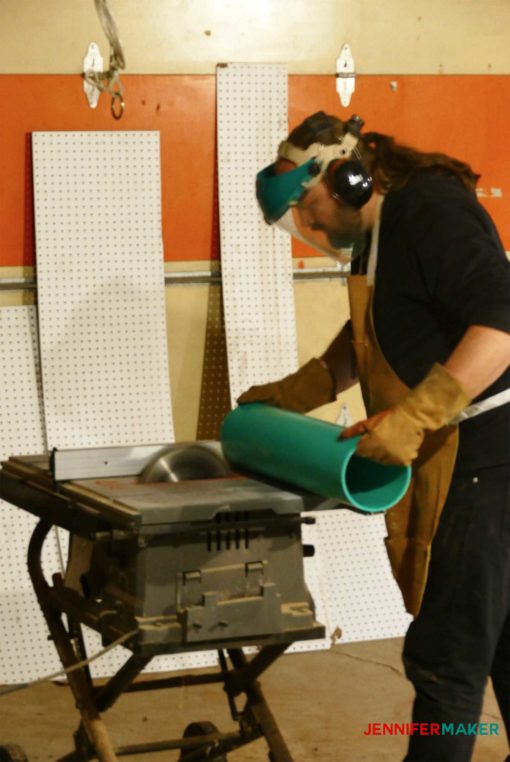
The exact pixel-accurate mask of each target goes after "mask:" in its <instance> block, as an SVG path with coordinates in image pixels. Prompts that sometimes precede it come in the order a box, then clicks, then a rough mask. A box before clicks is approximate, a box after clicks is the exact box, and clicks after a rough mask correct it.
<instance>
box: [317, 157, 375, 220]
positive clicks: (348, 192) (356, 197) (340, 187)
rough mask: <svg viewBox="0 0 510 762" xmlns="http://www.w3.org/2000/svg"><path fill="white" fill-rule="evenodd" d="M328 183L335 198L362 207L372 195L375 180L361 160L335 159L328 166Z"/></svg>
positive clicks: (358, 207)
mask: <svg viewBox="0 0 510 762" xmlns="http://www.w3.org/2000/svg"><path fill="white" fill-rule="evenodd" d="M327 183H328V185H329V188H330V190H331V193H332V195H333V198H336V199H338V200H339V201H344V202H345V203H346V204H348V205H349V206H352V207H353V208H354V209H361V207H362V206H364V205H365V204H366V203H367V201H369V199H370V197H371V196H372V191H373V181H372V177H371V175H370V173H369V172H368V171H367V170H366V169H365V167H364V166H363V164H362V163H361V162H360V161H356V160H355V159H349V160H347V161H333V162H331V164H330V166H329V167H328V171H327Z"/></svg>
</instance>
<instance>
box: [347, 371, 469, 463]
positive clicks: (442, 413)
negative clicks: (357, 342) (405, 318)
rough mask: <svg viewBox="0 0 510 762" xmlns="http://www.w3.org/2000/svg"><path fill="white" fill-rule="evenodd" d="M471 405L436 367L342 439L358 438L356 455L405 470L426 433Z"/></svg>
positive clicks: (349, 430) (466, 397)
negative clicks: (403, 395) (393, 402)
mask: <svg viewBox="0 0 510 762" xmlns="http://www.w3.org/2000/svg"><path fill="white" fill-rule="evenodd" d="M470 402H471V399H470V397H469V395H468V394H467V393H466V391H465V390H464V388H463V387H462V386H461V384H460V383H459V382H458V381H457V379H455V378H454V377H453V376H451V375H450V373H448V371H447V370H446V368H444V367H443V366H442V365H438V364H437V363H436V364H435V365H434V366H433V368H432V369H431V371H430V372H429V373H428V375H427V376H426V377H425V378H424V379H423V381H421V382H420V383H419V384H418V386H416V387H415V388H414V389H413V390H412V391H411V392H409V394H408V395H407V396H406V397H405V398H404V399H403V400H402V402H400V403H399V404H398V405H395V407H392V408H390V409H389V410H383V411H382V412H380V413H376V415H373V416H371V417H370V418H367V420H365V421H359V422H358V423H355V424H354V425H353V426H349V428H347V429H344V431H343V432H342V434H341V438H342V439H350V438H351V437H355V436H358V435H359V434H362V435H364V436H362V437H361V439H360V441H359V443H358V446H357V448H356V452H357V454H358V455H361V456H363V457H364V458H371V459H372V460H375V461H377V462H378V463H384V464H387V465H398V466H408V465H410V463H411V462H412V461H413V460H414V459H415V458H416V457H417V455H418V450H419V449H420V446H421V444H422V442H423V439H424V437H425V434H426V433H427V432H428V431H436V430H437V429H440V428H441V427H442V426H445V425H446V424H448V422H449V421H451V420H452V419H453V418H454V417H455V416H456V415H457V414H458V413H460V411H461V410H463V409H464V408H465V407H466V405H468V404H469V403H470Z"/></svg>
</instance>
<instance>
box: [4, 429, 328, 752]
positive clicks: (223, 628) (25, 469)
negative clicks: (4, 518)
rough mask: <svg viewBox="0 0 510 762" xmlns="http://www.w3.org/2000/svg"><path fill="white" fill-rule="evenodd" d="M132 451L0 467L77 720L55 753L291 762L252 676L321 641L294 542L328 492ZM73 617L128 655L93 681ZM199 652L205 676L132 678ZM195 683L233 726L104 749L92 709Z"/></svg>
mask: <svg viewBox="0 0 510 762" xmlns="http://www.w3.org/2000/svg"><path fill="white" fill-rule="evenodd" d="M121 449H122V448H121ZM129 452H130V451H129V448H124V453H123V456H122V458H121V460H122V462H123V463H124V464H125V463H128V464H129V466H128V468H127V469H126V468H124V471H121V473H122V474H123V475H118V469H117V471H115V469H114V468H113V467H112V463H114V462H115V457H117V462H120V461H119V456H118V453H117V452H116V453H115V454H114V455H115V457H110V455H111V452H110V453H109V452H108V449H106V450H102V451H92V452H91V453H90V458H89V459H88V460H87V457H85V456H86V454H87V453H86V451H80V453H78V455H75V456H72V454H71V458H70V459H69V458H67V460H66V459H65V457H64V456H65V455H66V453H58V451H57V452H54V453H53V454H52V456H51V457H48V456H23V457H12V458H10V459H9V460H7V461H6V462H4V463H3V464H2V469H1V471H0V497H1V498H2V499H3V500H5V501H7V502H8V503H9V504H10V506H5V507H4V509H5V510H9V509H11V506H17V507H19V508H22V509H23V510H26V511H29V512H30V513H32V514H34V515H35V516H37V517H38V518H39V522H38V524H37V526H36V528H35V530H34V532H33V535H32V538H31V541H30V546H29V552H28V565H29V571H30V576H31V579H32V583H33V586H34V589H35V592H36V595H37V598H38V601H39V604H40V606H41V608H42V611H43V614H44V616H45V618H46V621H47V624H48V628H49V630H50V633H51V637H52V639H53V641H54V643H55V646H56V648H57V650H58V653H59V656H60V659H61V661H62V664H63V666H64V668H65V669H66V670H67V671H68V680H69V684H70V686H71V689H72V691H73V693H74V696H75V698H76V703H77V707H78V709H79V711H80V714H81V723H80V726H79V728H78V730H77V732H76V733H75V749H74V750H73V751H72V752H71V753H70V754H68V755H66V756H65V757H63V758H62V760H71V759H73V760H86V759H93V758H96V757H97V758H98V759H99V760H102V761H103V762H111V761H112V760H116V759H117V758H118V757H119V756H122V755H130V754H140V753H145V754H148V753H150V752H154V751H161V750H166V749H168V750H170V749H177V750H179V749H180V754H181V756H180V757H179V759H180V760H182V761H183V762H192V760H206V759H207V760H216V762H221V761H222V760H226V759H227V753H228V752H229V751H231V750H233V749H235V748H237V747H239V746H241V745H243V744H246V743H249V742H250V741H252V740H254V739H256V738H259V737H261V736H263V737H264V738H265V741H266V743H267V746H268V751H269V758H270V759H271V760H273V762H289V761H290V760H292V759H293V758H292V756H291V753H290V751H289V750H288V748H287V746H286V744H285V741H284V740H283V737H282V735H281V733H280V731H279V730H278V727H277V725H276V723H275V721H274V718H273V716H272V714H271V712H270V710H269V707H268V705H267V703H266V701H265V698H264V696H263V693H262V690H261V688H260V685H259V683H258V680H257V678H258V677H259V676H260V675H261V674H262V673H263V671H264V670H265V669H267V668H268V667H269V666H270V665H271V664H272V663H273V662H274V661H275V660H276V659H277V658H278V657H279V656H280V655H281V654H282V653H283V652H284V651H285V649H286V648H288V646H289V645H290V644H291V643H293V642H295V641H298V640H307V639H315V638H321V637H323V636H324V627H323V626H322V625H321V624H319V623H317V622H316V621H315V616H314V606H313V601H312V599H311V596H310V594H309V592H308V590H307V587H306V584H305V580H304V574H303V556H304V555H306V554H307V553H309V554H311V553H313V548H311V547H306V546H303V544H302V539H301V525H302V524H303V523H304V522H313V521H314V519H313V518H311V517H310V516H309V514H308V515H303V514H305V513H307V512H309V511H311V510H320V509H323V508H332V507H337V506H338V500H334V499H325V498H322V497H319V496H317V495H315V494H311V493H308V492H304V491H302V490H299V489H294V488H290V487H288V486H286V485H282V484H279V483H276V482H273V481H271V480H270V479H264V478H259V477H257V478H254V477H252V476H250V475H246V474H241V473H237V472H233V471H232V470H231V469H230V467H229V465H228V464H227V462H226V461H225V460H224V459H223V456H222V451H221V447H220V445H219V443H217V442H202V443H190V444H177V445H170V446H167V447H162V448H159V449H158V448H157V449H156V451H155V452H154V451H152V450H151V452H150V453H149V454H148V455H146V456H143V457H141V458H140V457H136V458H130V457H128V456H129ZM67 455H69V454H67ZM59 456H60V457H59ZM76 458H79V461H80V463H81V464H82V465H83V464H84V463H85V464H86V463H87V462H89V461H90V464H91V465H90V467H89V469H88V471H87V469H85V473H86V474H87V473H89V472H90V474H92V475H88V476H87V478H77V477H76V473H80V469H78V471H77V472H76V473H75V469H73V464H74V463H75V462H76ZM126 470H127V471H128V472H130V473H125V472H126ZM81 471H82V473H83V467H82V466H81ZM112 473H114V474H115V475H111V474H112ZM73 474H74V475H75V477H74V478H70V477H71V476H72V475H73ZM94 474H95V475H94ZM14 509H15V508H12V510H14ZM52 526H57V527H60V528H62V529H66V530H68V531H69V532H70V542H69V558H68V562H67V566H66V569H65V572H64V573H60V572H57V573H55V574H54V575H53V578H52V583H51V584H49V583H48V582H47V580H46V579H45V577H44V575H43V573H42V569H41V551H42V547H43V543H44V541H45V538H46V537H47V535H48V532H49V531H50V529H51V527H52ZM82 625H85V626H87V627H90V628H92V629H93V630H95V631H97V632H99V633H100V634H101V637H102V641H103V644H104V645H108V644H111V643H114V642H116V641H117V640H119V639H120V640H122V639H123V643H122V644H123V646H124V647H126V648H128V649H129V650H130V651H131V654H132V655H131V656H130V658H129V659H128V660H127V661H126V663H125V664H124V665H123V666H122V667H121V669H120V670H119V671H118V672H117V673H116V674H115V675H114V676H113V677H111V678H110V679H109V680H108V682H107V683H106V684H105V685H102V686H100V687H99V686H97V685H94V683H93V681H92V679H91V676H90V671H89V666H88V664H87V663H86V662H87V654H86V649H85V644H84V639H83V634H82V629H81V627H82ZM246 646H255V647H256V649H255V651H256V652H255V655H251V656H247V655H246V653H245V651H244V650H243V649H244V647H246ZM206 649H214V650H216V651H217V652H218V659H219V670H218V672H217V673H215V674H206V675H185V676H178V675H176V676H172V677H166V678H165V677H161V678H159V679H154V678H153V677H151V679H150V680H146V679H144V678H139V679H137V678H138V676H139V675H140V673H141V672H142V670H143V669H144V668H145V667H146V666H147V664H148V663H149V661H150V660H151V659H152V658H153V657H154V656H156V655H158V654H168V653H177V652H186V651H192V650H206ZM81 662H85V663H84V664H83V665H82V666H79V667H78V668H76V665H78V664H80V663H81ZM73 667H75V669H74V670H73V669H72V668H73ZM206 682H219V683H222V684H223V686H224V689H225V691H226V696H227V700H228V702H229V705H230V709H231V714H232V717H233V719H234V720H235V721H236V722H237V723H238V726H239V730H238V731H237V732H234V733H220V732H219V731H218V730H217V728H216V727H215V725H213V724H212V723H209V722H206V723H204V722H196V721H195V722H191V723H190V725H189V726H188V727H187V728H186V730H185V733H184V736H183V737H182V738H179V739H173V740H169V741H167V742H158V743H152V744H137V745H132V746H125V747H121V748H116V749H115V748H114V747H113V745H112V743H111V741H110V738H109V735H108V731H107V729H106V725H105V723H104V722H103V719H102V717H101V714H102V713H103V712H105V711H106V710H107V709H108V708H109V707H111V706H112V705H113V703H114V702H115V701H116V700H117V698H118V697H119V696H120V695H121V694H122V693H123V692H125V691H134V690H136V691H139V690H149V689H150V690H154V689H157V688H169V687H179V686H182V685H192V684H197V685H200V684H204V683H206ZM241 696H243V705H242V707H241V708H239V706H238V703H240V701H241V699H240V697H241Z"/></svg>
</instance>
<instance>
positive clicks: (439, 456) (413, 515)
mask: <svg viewBox="0 0 510 762" xmlns="http://www.w3.org/2000/svg"><path fill="white" fill-rule="evenodd" d="M378 237H379V220H378V222H377V223H376V225H375V227H374V230H373V232H372V246H371V252H370V257H369V266H368V277H367V275H351V276H349V278H348V279H347V283H348V291H349V302H350V309H351V320H352V331H353V346H354V351H355V355H356V360H357V364H358V375H359V380H360V385H361V391H362V395H363V400H364V403H365V407H366V410H367V415H368V416H371V415H374V414H375V413H378V412H380V411H381V410H386V409H387V408H389V407H393V406H394V405H396V404H398V403H399V402H400V401H401V400H402V399H403V398H404V397H405V396H406V394H408V392H409V391H410V390H409V387H408V386H406V384H404V383H403V382H402V381H401V380H400V379H399V378H398V376H397V374H396V373H395V371H394V370H393V369H392V368H391V366H390V364H389V363H388V362H387V360H386V358H385V357H384V355H383V353H382V351H381V349H380V347H379V344H378V341H377V337H376V334H375V330H374V320H373V298H374V288H375V285H374V284H375V277H374V276H375V268H376V261H377V247H378ZM371 276H372V277H371ZM370 281H372V283H371V282H370ZM457 448H458V427H457V426H447V427H444V428H442V429H439V430H438V431H435V432H431V433H429V434H427V435H426V436H425V439H424V442H423V444H422V446H421V448H420V451H419V454H418V458H417V459H416V460H415V461H414V463H413V468H412V471H413V473H412V479H411V484H410V487H409V490H408V491H407V493H406V495H405V496H404V497H403V498H402V500H401V501H400V502H399V503H397V505H395V506H393V508H390V510H388V511H386V514H385V520H386V528H387V532H388V535H387V537H386V539H385V544H386V550H387V552H388V556H389V559H390V564H391V568H392V571H393V575H394V577H395V579H396V581H397V583H398V586H399V587H400V590H401V592H402V596H403V598H404V603H405V607H406V609H407V611H408V612H409V613H411V614H413V615H415V616H416V615H417V614H418V612H419V610H420V606H421V601H422V598H423V592H424V590H425V584H426V581H427V573H428V566H429V561H430V549H431V545H432V539H433V537H434V534H435V532H436V529H437V525H438V523H439V518H440V516H441V511H442V509H443V506H444V503H445V501H446V497H447V494H448V489H449V487H450V482H451V478H452V474H453V469H454V465H455V459H456V455H457Z"/></svg>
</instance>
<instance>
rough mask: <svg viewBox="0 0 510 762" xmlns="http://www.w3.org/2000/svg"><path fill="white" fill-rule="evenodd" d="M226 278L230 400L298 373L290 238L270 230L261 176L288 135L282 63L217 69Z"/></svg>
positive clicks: (220, 177) (277, 231) (278, 231)
mask: <svg viewBox="0 0 510 762" xmlns="http://www.w3.org/2000/svg"><path fill="white" fill-rule="evenodd" d="M217 92H218V96H217V97H218V109H217V110H218V174H219V202H220V231H221V272H222V283H223V300H224V310H225V322H226V333H227V348H228V365H229V376H230V394H231V399H232V401H234V400H235V399H236V397H238V396H239V394H240V393H241V392H242V391H244V390H245V389H247V388H248V387H249V386H251V385H252V384H257V383H264V382H266V381H269V380H274V379H276V378H281V377H282V376H284V375H286V374H287V373H291V372H292V371H294V370H296V367H297V343H296V329H295V315H294V292H293V286H292V257H291V248H290V238H289V236H288V235H286V234H285V233H283V232H282V231H280V230H278V229H277V228H276V227H274V226H269V225H266V223H265V222H264V220H263V218H262V214H261V212H260V210H259V209H258V206H257V202H256V198H255V176H256V173H257V172H258V171H259V170H260V169H261V168H262V167H264V166H266V165H267V164H269V163H270V162H271V161H272V160H273V159H274V157H275V151H276V149H277V147H278V144H279V142H280V141H281V140H283V138H284V137H285V136H286V134H287V129H288V128H287V71H286V67H285V66H284V65H280V64H238V63H233V64H228V65H223V66H220V67H218V70H217Z"/></svg>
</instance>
